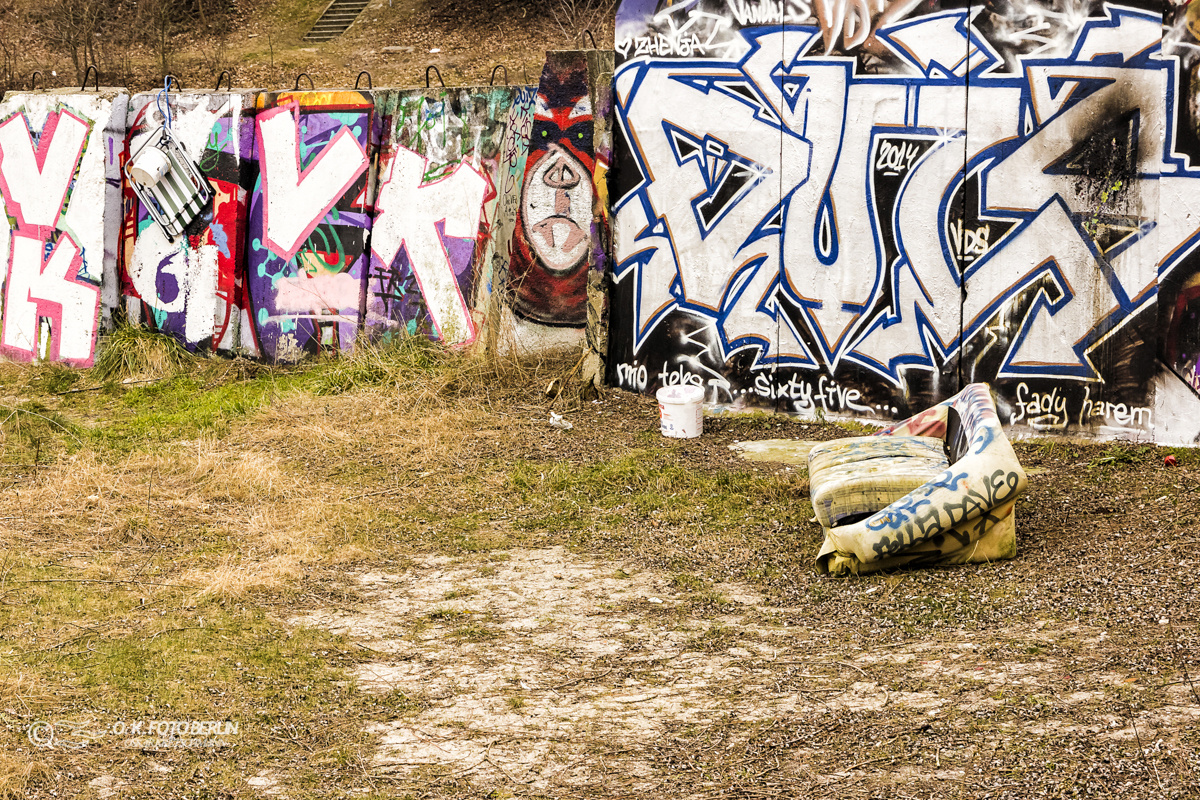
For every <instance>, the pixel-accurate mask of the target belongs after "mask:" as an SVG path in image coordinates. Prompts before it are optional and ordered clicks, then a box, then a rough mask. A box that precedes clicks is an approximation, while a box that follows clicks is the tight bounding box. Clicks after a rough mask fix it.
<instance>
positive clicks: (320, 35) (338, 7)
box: [304, 0, 370, 42]
mask: <svg viewBox="0 0 1200 800" xmlns="http://www.w3.org/2000/svg"><path fill="white" fill-rule="evenodd" d="M369 2H370V0H333V2H332V3H330V4H329V6H328V7H327V8H326V9H325V10H324V11H323V12H321V16H320V17H319V18H318V19H317V21H316V22H315V23H313V26H312V29H311V30H310V31H309V32H308V33H306V34H305V35H304V41H306V42H328V41H330V40H331V39H336V38H337V37H338V36H341V35H342V34H343V33H345V32H346V29H347V28H349V27H350V26H351V25H353V24H354V20H356V19H358V15H359V14H361V13H362V12H363V9H365V8H366V7H367V5H368V4H369Z"/></svg>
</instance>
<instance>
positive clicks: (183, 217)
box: [125, 127, 213, 240]
mask: <svg viewBox="0 0 1200 800" xmlns="http://www.w3.org/2000/svg"><path fill="white" fill-rule="evenodd" d="M125 177H126V178H127V179H128V180H129V183H130V185H131V186H132V187H133V193H134V194H136V195H137V198H138V200H140V201H141V202H142V205H144V206H145V207H146V209H147V210H148V211H149V212H150V216H151V217H152V218H153V219H154V221H155V222H156V223H158V226H159V227H160V228H162V230H163V233H165V234H166V235H167V238H169V239H171V240H174V239H176V238H178V237H180V236H182V235H183V231H184V229H186V228H187V226H188V225H190V224H192V220H194V219H195V218H196V217H197V216H198V215H199V214H200V212H201V211H202V210H203V209H204V206H205V205H207V204H208V201H209V200H211V199H212V196H213V190H212V187H211V186H209V184H208V180H207V179H205V177H204V176H203V175H201V174H200V168H199V167H198V166H196V164H195V163H194V162H193V161H192V160H191V159H190V158H188V155H187V153H186V152H185V151H184V149H183V147H181V146H180V144H179V142H177V141H175V137H174V136H172V135H171V131H170V129H169V128H166V127H162V128H159V129H158V132H157V133H152V134H151V135H149V136H147V137H146V138H145V140H144V141H143V142H142V144H141V145H140V146H139V147H138V149H137V151H136V152H134V153H133V155H132V156H130V158H129V161H128V163H126V164H125Z"/></svg>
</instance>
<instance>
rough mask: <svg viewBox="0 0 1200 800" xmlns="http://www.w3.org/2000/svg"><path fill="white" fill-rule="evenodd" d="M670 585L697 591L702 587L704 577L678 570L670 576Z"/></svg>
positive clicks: (686, 590) (687, 590) (684, 589)
mask: <svg viewBox="0 0 1200 800" xmlns="http://www.w3.org/2000/svg"><path fill="white" fill-rule="evenodd" d="M671 585H672V586H674V587H675V588H676V589H682V590H683V591H685V592H698V591H700V590H701V589H703V588H704V579H703V578H698V577H696V576H695V575H691V574H689V573H687V572H680V573H679V574H677V575H674V576H673V577H672V578H671Z"/></svg>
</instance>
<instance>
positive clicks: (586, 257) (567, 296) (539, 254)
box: [510, 62, 595, 327]
mask: <svg viewBox="0 0 1200 800" xmlns="http://www.w3.org/2000/svg"><path fill="white" fill-rule="evenodd" d="M594 166H595V156H594V150H593V143H592V105H591V101H590V99H589V97H588V90H587V65H586V62H581V63H579V64H567V65H560V64H555V63H548V64H547V65H546V71H545V72H544V73H543V74H542V80H541V85H540V86H539V89H538V95H537V108H536V111H535V114H534V120H533V130H532V133H531V135H530V142H529V157H528V159H527V160H526V162H525V183H524V186H523V188H522V191H521V214H520V218H519V220H518V232H519V235H518V237H517V240H516V252H515V253H514V254H513V261H512V287H511V292H510V300H511V303H512V306H513V309H514V310H515V311H516V312H517V313H518V314H520V315H521V316H522V317H525V318H526V319H530V320H533V321H535V322H540V323H542V324H545V325H559V326H573V327H578V326H580V325H583V324H584V323H585V322H586V321H587V269H588V264H589V263H590V261H591V259H590V253H591V249H592V232H591V231H592V217H593V203H594V202H595V190H594V189H593V187H592V169H593V167H594Z"/></svg>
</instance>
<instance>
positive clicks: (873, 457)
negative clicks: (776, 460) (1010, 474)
mask: <svg viewBox="0 0 1200 800" xmlns="http://www.w3.org/2000/svg"><path fill="white" fill-rule="evenodd" d="M948 466H950V464H949V460H948V459H947V458H946V452H945V448H944V446H943V442H942V440H941V439H938V438H935V437H933V436H857V437H854V438H851V439H837V440H835V441H832V442H824V443H822V444H819V445H817V446H816V447H814V448H813V449H812V451H811V452H810V453H809V454H808V476H809V486H810V491H811V493H812V502H813V508H814V509H815V510H816V513H817V521H818V522H820V523H821V526H822V527H824V528H832V527H834V526H836V525H841V524H844V523H846V522H853V521H854V520H856V519H861V518H862V517H864V516H870V515H871V514H874V513H875V512H876V511H879V510H880V509H883V508H887V507H888V506H889V505H891V504H892V503H893V502H895V501H896V500H899V499H900V498H901V497H904V495H906V494H908V493H909V492H911V491H912V490H913V489H917V488H919V487H921V486H924V485H925V484H926V483H928V482H929V479H930V478H933V477H934V476H936V475H937V474H938V473H939V472H941V471H942V470H944V469H946V467H948Z"/></svg>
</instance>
